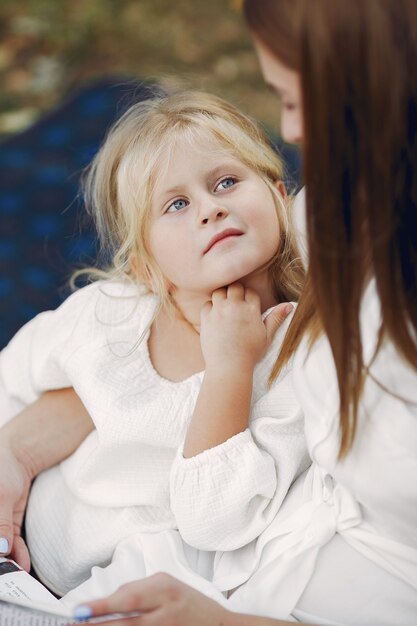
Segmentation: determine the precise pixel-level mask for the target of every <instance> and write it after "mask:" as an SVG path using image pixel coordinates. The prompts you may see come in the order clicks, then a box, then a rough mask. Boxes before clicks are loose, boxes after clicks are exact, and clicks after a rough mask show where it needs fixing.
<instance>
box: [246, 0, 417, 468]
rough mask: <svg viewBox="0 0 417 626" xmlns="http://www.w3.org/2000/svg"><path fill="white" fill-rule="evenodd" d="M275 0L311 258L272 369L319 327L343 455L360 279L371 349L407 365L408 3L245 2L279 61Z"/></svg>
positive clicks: (414, 22)
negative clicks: (294, 96)
mask: <svg viewBox="0 0 417 626" xmlns="http://www.w3.org/2000/svg"><path fill="white" fill-rule="evenodd" d="M284 5H285V10H286V11H287V10H288V8H289V7H290V6H291V7H292V13H291V19H290V22H289V24H290V28H291V33H292V42H291V45H292V46H293V47H294V50H295V52H294V53H293V56H292V58H293V59H295V64H293V65H292V66H291V67H292V69H298V70H299V71H300V73H301V85H302V97H303V111H304V113H303V117H304V120H303V127H304V146H303V148H304V179H305V182H306V189H307V194H306V195H307V230H308V239H309V249H310V264H309V269H308V277H307V286H306V290H305V293H304V295H303V296H302V298H301V301H300V306H299V310H298V311H297V315H296V316H295V319H294V324H293V325H292V328H290V331H289V333H288V335H287V341H286V344H285V346H284V348H283V351H282V353H281V354H280V356H279V358H278V361H277V364H276V368H275V372H274V373H275V374H276V373H277V372H278V371H279V368H281V367H282V365H283V364H284V363H285V362H286V361H287V360H288V358H289V357H290V356H291V354H292V353H293V352H294V351H295V349H296V348H297V347H298V345H299V343H300V341H301V338H302V336H303V335H305V333H307V335H308V336H309V337H310V341H311V342H313V341H314V340H315V339H316V338H317V336H318V335H319V332H320V329H322V330H324V332H325V333H326V335H327V337H328V339H329V342H330V346H331V349H332V353H333V357H334V361H335V366H336V371H337V378H338V384H339V394H340V424H341V447H340V456H341V457H343V456H344V455H345V454H346V453H347V452H348V451H349V449H350V447H351V445H352V443H353V439H354V435H355V429H356V422H357V412H358V404H359V400H360V396H361V392H362V389H363V384H364V379H365V376H366V374H367V372H366V368H365V366H364V363H363V356H362V342H361V333H360V322H359V313H360V303H361V298H362V295H363V291H364V288H365V286H366V284H367V281H368V280H369V279H370V278H374V279H375V282H376V287H377V290H378V294H379V297H380V301H381V310H382V315H381V317H382V321H381V327H380V333H379V338H380V340H379V342H378V346H377V350H378V349H379V347H380V346H381V343H382V341H383V340H384V339H385V338H387V337H388V338H390V339H391V340H392V341H393V343H394V345H395V346H396V348H397V350H398V352H399V353H400V354H401V355H402V356H403V357H404V358H405V360H406V361H407V362H408V363H409V364H410V365H411V366H412V367H413V368H414V369H416V370H417V178H416V172H417V74H416V72H415V63H416V59H417V3H416V2H415V0H349V1H348V2H347V1H346V0H318V1H316V2H312V1H311V0H275V1H274V0H246V1H245V14H246V17H247V19H248V23H249V27H250V29H251V30H252V32H253V33H254V34H255V35H256V36H257V37H258V38H259V39H260V40H261V41H262V42H263V43H264V44H265V45H266V46H267V47H268V48H269V49H270V50H271V52H272V53H273V54H275V56H276V57H277V58H278V59H279V60H281V61H282V62H284V63H285V58H284V57H283V56H282V54H280V47H281V46H280V43H277V44H275V42H279V39H280V34H281V29H282V28H283V25H282V19H283V14H282V8H283V7H284ZM287 13H288V11H287ZM260 16H262V18H260ZM262 24H263V25H262ZM265 24H267V25H268V26H267V27H266V26H265ZM272 32H275V35H274V37H272V34H271V33H272ZM284 32H285V33H286V36H287V34H288V32H289V27H288V24H287V25H286V27H285V28H284ZM268 33H269V34H268ZM287 41H288V37H287ZM297 62H298V64H299V65H298V67H297V65H296V64H297Z"/></svg>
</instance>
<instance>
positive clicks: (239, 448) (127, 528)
mask: <svg viewBox="0 0 417 626" xmlns="http://www.w3.org/2000/svg"><path fill="white" fill-rule="evenodd" d="M156 306H157V298H156V297H155V296H154V295H153V294H149V293H146V292H145V291H142V292H139V291H138V288H137V287H136V286H134V285H130V284H123V283H114V282H106V283H103V282H98V283H95V284H93V285H90V286H88V287H85V288H83V289H80V290H79V291H77V292H76V293H75V294H73V295H72V296H70V297H69V298H68V299H67V300H66V301H65V302H64V303H63V304H62V305H61V306H60V307H59V308H58V309H57V310H56V311H49V312H45V313H41V314H40V315H38V316H37V317H36V318H35V319H34V320H32V321H31V322H29V323H28V324H27V325H26V326H24V327H23V329H21V331H19V333H18V334H17V335H16V337H15V338H14V339H13V340H12V341H11V343H10V344H9V345H8V346H7V347H6V348H5V349H4V350H3V351H2V352H1V353H0V401H1V402H2V408H3V418H4V419H7V418H9V417H11V416H12V415H13V414H15V413H16V412H17V411H18V410H20V409H21V408H22V407H24V406H25V405H27V404H29V403H31V402H32V401H34V400H35V399H36V398H37V397H38V396H39V395H40V394H41V393H42V392H43V391H46V390H50V389H58V388H63V387H68V386H73V387H74V389H75V390H76V392H77V393H78V395H79V396H80V398H81V399H82V401H83V403H84V404H85V406H86V408H87V410H88V411H89V413H90V415H91V417H92V419H93V420H94V423H95V426H96V430H94V431H93V432H92V433H91V434H90V435H89V436H88V437H87V439H86V440H85V441H84V442H83V443H82V445H81V446H80V447H79V449H78V450H77V451H76V452H75V453H74V454H73V455H72V456H71V457H69V458H68V459H67V460H66V461H64V462H62V463H61V464H60V465H59V466H56V467H54V468H52V469H50V470H48V471H46V472H44V473H43V474H41V475H40V476H39V477H38V478H37V480H36V481H35V483H34V485H33V489H32V493H31V496H30V501H29V507H28V511H27V518H26V532H27V541H28V545H29V548H30V551H31V556H32V562H33V565H34V567H35V569H36V571H37V573H38V575H39V576H40V578H41V579H42V581H43V582H44V583H45V584H46V585H47V586H48V587H50V588H51V589H52V590H53V591H55V592H56V593H58V594H61V595H62V594H64V593H66V592H67V591H69V590H70V589H72V588H74V587H75V586H77V585H79V584H80V583H81V582H83V581H84V580H86V579H87V578H88V577H89V575H90V570H91V567H92V566H93V565H97V564H101V565H106V564H107V563H109V562H110V560H111V558H112V554H113V552H114V550H115V548H116V547H117V545H118V544H119V543H120V542H122V541H123V540H125V539H126V538H128V537H130V536H132V535H134V534H136V533H138V532H157V531H159V530H165V529H171V528H178V529H179V531H180V533H181V534H182V536H183V538H184V539H185V540H186V541H187V542H189V543H190V544H192V545H194V546H195V547H198V548H203V549H207V550H216V549H219V550H232V549H234V548H238V547H240V546H242V545H244V544H246V543H247V542H249V541H251V540H252V539H254V538H255V537H257V536H258V535H259V534H260V533H261V532H262V531H263V530H264V529H265V528H266V527H267V526H268V524H269V523H270V522H271V520H272V519H273V518H274V517H275V515H276V512H277V510H278V509H279V507H280V504H281V502H282V500H283V498H284V496H285V494H286V493H287V490H288V488H289V486H290V485H291V483H292V482H293V481H294V479H295V478H296V477H297V476H298V475H299V474H300V472H301V471H302V470H303V469H305V467H306V466H307V464H308V457H307V455H306V447H305V441H304V434H303V430H304V429H303V418H302V414H301V411H300V409H299V406H298V403H297V402H296V400H295V397H294V393H293V388H292V384H291V380H290V376H288V370H286V371H285V372H283V373H282V375H281V376H280V377H279V379H278V380H277V381H276V382H275V384H274V385H273V386H272V388H271V389H268V386H267V380H268V375H269V372H270V370H271V367H272V364H273V362H274V360H275V358H276V354H277V351H278V348H279V345H280V344H281V342H282V338H283V336H284V333H285V330H286V328H287V326H288V323H289V321H288V320H287V321H286V323H285V324H284V325H283V326H282V327H281V328H280V329H279V331H278V332H277V334H276V336H275V338H274V342H273V344H272V346H271V348H270V349H269V351H268V353H267V355H266V356H265V357H264V359H263V360H262V361H261V362H260V363H259V364H258V365H257V367H256V369H255V373H254V390H253V398H252V411H251V418H250V427H249V428H248V429H247V430H246V431H244V432H242V433H240V434H238V435H236V436H234V437H232V438H231V439H229V440H228V441H226V442H225V443H224V444H222V445H219V446H217V447H215V448H212V449H210V450H207V451H205V452H203V453H201V454H199V455H197V456H196V457H193V458H190V459H184V458H183V457H182V454H181V447H182V443H183V441H184V438H185V434H186V430H187V426H188V423H189V420H190V418H191V416H192V413H193V410H194V406H195V402H196V399H197V396H198V393H199V390H200V385H201V381H202V378H203V375H204V373H203V372H200V373H197V374H194V375H192V376H190V377H189V378H187V379H185V380H183V381H181V382H171V381H169V380H166V379H164V378H162V377H161V376H160V375H159V374H158V373H157V372H156V371H155V369H154V368H153V366H152V363H151V360H150V357H149V352H148V345H147V339H148V335H149V324H150V322H151V320H152V317H153V314H154V312H155V308H156ZM57 419H59V415H57Z"/></svg>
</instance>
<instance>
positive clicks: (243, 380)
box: [170, 288, 309, 586]
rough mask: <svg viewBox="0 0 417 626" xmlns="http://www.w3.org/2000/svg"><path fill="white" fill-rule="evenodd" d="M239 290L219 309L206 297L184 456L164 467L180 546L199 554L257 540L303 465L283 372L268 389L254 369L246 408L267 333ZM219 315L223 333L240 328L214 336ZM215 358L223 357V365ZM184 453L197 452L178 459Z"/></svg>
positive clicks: (296, 414)
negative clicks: (203, 359)
mask: <svg viewBox="0 0 417 626" xmlns="http://www.w3.org/2000/svg"><path fill="white" fill-rule="evenodd" d="M241 289H242V290H241V292H240V293H232V294H231V296H232V297H231V298H229V297H225V296H226V294H225V293H224V294H220V296H221V295H223V296H224V297H223V298H222V300H221V301H220V303H219V306H217V305H218V303H217V300H216V298H214V302H213V308H212V309H209V313H210V315H211V317H212V319H213V320H214V322H215V323H214V324H213V326H214V328H213V332H212V333H210V335H209V336H208V337H206V336H204V335H203V332H202V335H203V341H207V339H210V341H207V348H206V350H205V352H204V354H205V356H206V354H208V358H207V361H210V363H211V366H210V367H209V370H208V372H207V371H206V375H205V379H204V381H203V386H202V389H201V393H200V396H199V398H198V401H197V406H196V409H195V413H194V415H193V418H192V421H191V424H190V427H189V432H188V436H187V440H186V443H185V447H184V452H185V453H184V455H182V454H181V450H179V453H178V454H177V456H176V459H175V460H174V463H173V465H172V468H171V476H170V501H171V508H172V511H173V513H174V515H175V519H176V521H177V524H178V529H179V531H180V533H181V536H182V537H183V539H184V540H185V541H186V542H187V543H189V544H190V545H192V546H194V547H195V548H198V549H201V550H210V551H211V550H215V551H218V550H220V551H231V550H237V549H238V548H241V547H242V546H244V545H246V544H248V543H250V542H251V541H253V540H254V539H256V538H257V537H259V535H260V534H261V533H262V532H263V531H264V530H265V528H266V527H267V526H268V525H269V524H270V523H271V521H272V520H273V518H274V517H275V516H276V514H277V512H278V510H279V508H280V506H281V503H282V501H283V499H284V497H285V496H286V494H287V492H288V489H289V488H290V486H291V484H292V483H293V481H294V480H295V479H296V478H297V476H298V475H299V474H300V473H301V472H302V471H303V470H305V469H306V468H307V466H308V464H309V458H308V454H307V449H306V443H305V436H304V420H303V414H302V411H301V409H300V406H299V403H298V401H297V398H296V397H295V394H294V390H293V388H292V384H291V376H290V375H289V374H286V375H284V374H283V375H282V376H280V378H279V379H278V380H277V381H275V382H274V384H273V385H272V387H271V388H270V389H269V388H268V385H267V380H268V376H269V370H270V367H271V364H270V363H269V360H268V359H267V360H265V362H262V363H261V364H260V366H259V369H258V371H257V376H256V379H257V388H256V396H255V399H256V402H254V403H253V407H252V409H251V396H252V379H253V368H254V365H255V362H256V356H257V354H258V355H259V353H260V348H259V346H262V345H265V343H264V344H262V341H263V342H266V335H267V332H268V331H267V329H266V328H265V327H264V323H263V322H262V319H261V315H260V310H259V304H258V303H257V302H256V301H254V302H253V308H252V301H251V300H250V299H249V302H248V301H247V300H246V297H247V296H246V293H245V292H244V290H243V288H241ZM229 291H230V288H229ZM239 296H240V299H239ZM242 296H244V297H245V300H244V301H243V300H242ZM249 297H250V296H249ZM228 300H229V301H228ZM230 300H231V301H230ZM241 305H242V306H241ZM290 306H291V305H290ZM248 308H249V311H248ZM251 308H252V310H251ZM216 309H217V311H216ZM239 309H243V312H242V310H240V311H239ZM275 311H276V310H275ZM275 311H274V312H275ZM278 311H279V309H278ZM214 314H215V315H214ZM223 314H224V315H225V316H229V314H230V324H229V328H230V326H232V325H233V324H234V323H235V322H236V320H237V322H236V323H237V324H239V323H241V322H242V317H243V315H245V316H246V319H245V318H244V319H243V321H244V322H247V324H246V327H245V326H244V325H242V328H241V329H239V328H235V329H231V330H230V332H228V333H227V334H226V333H225V334H224V336H222V335H221V332H222V329H224V328H227V325H228V323H229V319H227V318H226V320H224V319H222V318H221V316H222V315H223ZM267 319H268V318H267ZM270 319H271V318H270ZM204 321H205V320H204ZM274 321H275V324H277V322H276V320H274ZM210 322H211V320H210ZM285 326H286V325H285ZM253 329H255V330H254V331H253ZM204 330H205V329H204V327H203V329H202V331H204ZM228 330H229V329H228ZM219 331H221V332H219ZM284 332H285V327H283V328H282V331H281V332H280V333H279V334H278V336H277V339H276V343H275V344H274V350H275V348H276V350H277V351H278V349H279V345H280V342H281V339H282V336H283V335H284ZM216 333H217V334H216ZM233 333H234V336H233ZM257 335H258V336H257ZM227 336H229V337H230V336H232V340H231V342H230V345H224V344H225V342H226V341H227ZM216 342H218V346H216ZM251 342H252V343H251ZM254 342H257V344H256V343H254ZM213 346H214V348H215V350H214V349H213ZM210 350H211V351H212V352H210ZM239 351H241V352H240V353H239ZM247 352H250V354H249V358H248V356H247ZM213 353H214V356H215V357H216V359H215V358H214V357H213ZM222 353H225V354H226V357H225V359H224V362H223V363H222V362H221V360H220V355H221V354H222ZM254 357H255V358H254ZM245 359H247V360H245ZM249 359H252V361H250V360H249ZM234 360H235V362H234ZM240 361H242V362H243V365H242V366H239V362H240ZM248 362H249V365H247V363H248ZM232 363H233V367H232ZM228 366H230V370H229V369H228ZM251 410H252V421H251V426H250V428H248V419H249V413H250V411H251ZM187 444H188V445H187ZM191 444H193V446H194V447H193V448H192V445H191ZM202 444H204V446H205V447H204V448H203V445H202ZM199 445H200V446H201V447H199ZM191 448H192V451H193V452H197V451H198V450H199V451H200V453H198V454H197V453H196V454H195V455H194V456H192V457H189V458H186V457H187V452H188V453H189V452H190V450H191ZM241 575H242V576H243V572H242V574H241ZM242 582H243V580H242ZM232 586H233V585H232Z"/></svg>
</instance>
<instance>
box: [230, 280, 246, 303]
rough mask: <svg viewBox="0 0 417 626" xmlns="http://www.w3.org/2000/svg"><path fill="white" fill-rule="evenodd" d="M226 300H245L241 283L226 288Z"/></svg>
mask: <svg viewBox="0 0 417 626" xmlns="http://www.w3.org/2000/svg"><path fill="white" fill-rule="evenodd" d="M227 298H228V299H229V300H237V301H241V300H244V299H245V288H244V286H243V285H242V284H241V283H232V284H231V285H229V286H228V288H227Z"/></svg>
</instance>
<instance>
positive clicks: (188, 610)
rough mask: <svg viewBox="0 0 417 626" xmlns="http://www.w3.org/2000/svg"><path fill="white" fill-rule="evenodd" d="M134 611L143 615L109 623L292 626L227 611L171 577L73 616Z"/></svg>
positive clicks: (140, 584)
mask: <svg viewBox="0 0 417 626" xmlns="http://www.w3.org/2000/svg"><path fill="white" fill-rule="evenodd" d="M133 612H140V613H142V615H140V616H138V617H128V616H126V618H124V619H123V618H120V619H117V620H115V621H111V622H110V623H111V624H112V626H291V624H290V622H283V621H280V620H274V619H269V618H267V617H255V616H253V615H242V614H241V613H232V612H230V611H227V610H226V609H225V608H224V607H222V606H220V604H218V603H217V602H215V601H214V600H211V599H210V598H207V596H204V595H203V594H201V593H200V592H199V591H196V590H195V589H192V588H191V587H188V585H185V584H184V583H182V582H180V581H178V580H176V579H175V578H172V576H169V575H168V574H154V575H153V576H150V577H149V578H144V579H143V580H139V581H135V582H132V583H128V584H127V585H123V586H122V587H120V589H118V591H116V592H115V593H113V594H112V595H111V596H109V597H108V598H103V599H102V600H95V601H94V602H90V603H89V604H88V605H82V606H79V607H77V609H76V611H75V613H74V617H76V618H77V619H86V618H89V617H91V616H98V615H107V614H111V613H133ZM100 623H103V624H104V622H100ZM106 623H109V622H106Z"/></svg>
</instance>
